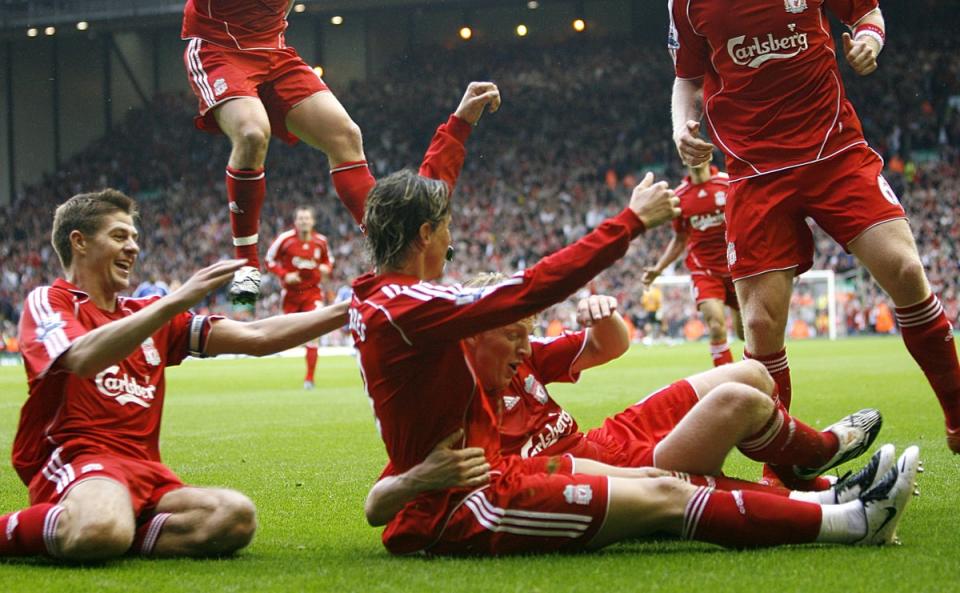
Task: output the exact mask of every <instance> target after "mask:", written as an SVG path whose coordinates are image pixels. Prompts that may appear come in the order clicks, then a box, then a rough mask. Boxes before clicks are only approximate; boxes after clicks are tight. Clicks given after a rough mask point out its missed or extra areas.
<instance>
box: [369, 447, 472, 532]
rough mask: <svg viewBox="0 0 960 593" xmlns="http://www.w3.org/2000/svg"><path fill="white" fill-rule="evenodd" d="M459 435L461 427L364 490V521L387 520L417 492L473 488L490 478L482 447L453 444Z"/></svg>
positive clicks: (374, 522)
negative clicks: (413, 461)
mask: <svg viewBox="0 0 960 593" xmlns="http://www.w3.org/2000/svg"><path fill="white" fill-rule="evenodd" d="M462 439H463V430H458V431H457V432H455V433H453V434H451V435H450V436H448V437H447V438H445V439H443V440H442V441H440V442H439V443H438V444H437V446H436V447H434V449H433V451H431V452H430V455H428V456H427V458H426V459H424V460H423V461H422V462H420V463H419V464H417V465H415V466H413V467H412V468H410V469H409V470H408V471H406V472H404V473H402V474H400V475H398V476H389V477H387V478H384V479H382V480H380V481H379V482H377V483H376V484H374V485H373V488H371V489H370V493H369V494H367V501H366V503H365V504H364V507H363V510H364V513H365V514H366V516H367V522H368V523H369V524H370V525H371V526H373V527H377V526H379V525H385V524H387V523H388V522H389V521H390V520H391V519H393V517H394V516H395V515H396V514H397V513H399V512H400V510H401V509H403V507H404V506H406V504H407V503H409V502H410V501H412V500H413V499H414V498H416V497H417V496H418V495H419V494H420V493H422V492H427V491H429V490H440V489H444V488H476V487H479V486H483V485H484V484H486V483H487V482H489V481H490V464H488V463H487V460H486V458H485V457H484V456H483V449H482V448H480V447H470V448H467V449H456V448H454V447H455V446H456V445H457V444H458V443H459V442H460V441H461V440H462Z"/></svg>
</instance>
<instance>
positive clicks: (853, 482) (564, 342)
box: [366, 274, 894, 525]
mask: <svg viewBox="0 0 960 593" xmlns="http://www.w3.org/2000/svg"><path fill="white" fill-rule="evenodd" d="M501 279H502V276H500V275H499V274H489V275H486V276H481V277H480V278H479V279H477V280H471V281H470V282H468V283H467V286H469V287H477V286H479V287H483V286H489V285H493V284H496V283H498V281H499V280H501ZM578 317H579V319H580V321H581V324H582V325H587V326H589V328H588V329H587V330H584V331H579V332H571V333H566V334H564V335H562V336H559V337H557V338H534V337H532V336H529V334H530V331H531V330H532V328H533V323H532V320H531V319H525V320H521V321H518V322H516V323H513V324H511V325H508V326H505V327H501V328H496V329H493V330H489V331H486V332H483V333H481V334H477V335H476V336H471V337H469V338H466V339H465V340H464V345H465V349H466V351H467V354H468V355H469V356H470V359H471V360H473V361H475V363H476V366H475V369H476V374H477V377H478V380H479V382H480V384H481V385H482V386H483V389H484V392H485V393H487V394H488V395H489V396H491V397H492V398H493V401H494V402H495V403H494V407H495V408H496V410H497V413H498V419H499V431H500V439H501V453H502V454H503V455H519V456H521V457H525V458H529V457H536V456H546V457H550V456H558V455H564V456H570V457H573V458H576V459H575V461H574V469H575V470H576V469H578V468H582V466H583V464H584V463H589V462H585V461H584V460H594V461H599V462H602V463H605V464H608V465H615V466H618V467H629V468H640V467H656V468H661V469H664V470H672V471H676V472H684V474H683V475H680V476H678V477H681V478H683V479H685V480H687V481H690V482H691V483H693V484H695V485H708V484H709V485H712V486H716V487H717V488H719V489H721V490H744V489H748V490H759V491H762V492H767V493H774V494H780V495H783V496H791V497H793V498H796V499H799V500H808V501H811V502H823V503H827V504H834V503H840V502H848V501H850V500H853V499H854V498H856V497H857V495H858V494H860V493H863V492H865V491H866V490H868V489H869V487H870V486H871V485H872V484H874V483H875V482H876V481H877V480H878V479H880V478H881V477H882V476H883V475H884V474H885V473H886V472H887V471H889V469H890V468H891V467H892V466H893V462H894V452H893V445H887V446H885V447H883V448H881V449H880V450H879V451H878V453H877V454H876V455H875V456H874V459H872V460H871V462H870V463H869V464H868V465H867V466H866V467H865V468H864V469H863V470H862V471H860V472H857V473H855V474H849V475H848V476H847V477H845V478H844V479H843V480H840V481H839V482H838V483H837V484H836V485H833V486H832V487H831V488H828V489H827V491H824V492H813V493H806V492H802V493H801V492H793V493H791V492H790V491H788V490H785V489H782V488H773V487H770V486H764V485H760V484H755V483H752V482H744V481H742V480H735V479H730V478H726V477H722V475H721V471H722V468H723V462H724V460H725V458H726V457H727V454H728V453H729V452H730V451H731V450H732V449H733V448H734V447H739V449H740V450H741V451H742V452H743V453H744V454H745V455H746V456H747V457H749V458H751V459H755V460H757V461H765V462H773V463H776V464H777V468H778V470H779V471H786V472H794V471H797V472H800V473H801V474H802V475H804V476H810V475H813V474H819V473H822V472H824V471H826V470H827V469H829V468H830V467H835V466H836V465H839V464H840V463H843V462H845V461H848V460H850V459H853V458H854V457H856V456H858V455H859V454H860V453H862V452H863V451H865V450H866V449H867V447H869V445H870V443H871V442H872V441H873V439H874V437H875V436H876V435H877V433H878V432H879V430H880V422H879V420H880V417H879V414H877V413H876V412H875V411H874V410H863V411H861V412H858V413H857V414H853V415H851V416H848V417H847V418H844V419H843V420H841V421H840V422H837V423H836V424H834V425H832V426H831V427H829V428H828V429H827V430H825V431H824V432H817V431H815V430H813V429H812V428H810V427H809V426H807V425H805V424H803V423H802V422H800V421H799V420H796V419H795V418H792V417H790V415H789V413H787V412H786V410H784V409H783V407H782V406H781V405H779V402H778V401H777V399H776V384H775V383H774V382H773V379H772V378H771V377H770V374H769V373H768V372H767V370H766V369H765V368H764V367H763V365H761V364H760V363H758V362H756V361H752V360H746V361H741V362H739V363H735V364H731V365H728V366H724V367H722V368H715V369H712V370H710V371H706V372H703V373H699V374H697V375H693V376H691V377H688V378H686V379H683V380H681V381H677V382H676V383H674V384H672V385H670V386H668V387H665V388H663V389H660V390H658V391H656V392H654V393H652V394H650V395H649V396H647V397H645V398H643V399H642V400H641V401H640V402H638V403H637V404H635V405H633V406H630V407H629V408H627V409H626V410H625V411H623V412H621V413H619V414H617V415H615V416H611V417H610V418H608V419H607V420H605V421H604V422H603V424H602V426H600V427H599V428H597V429H594V430H591V431H589V432H587V433H584V432H581V431H580V429H579V428H578V426H577V421H576V419H574V418H573V416H572V415H571V414H570V413H569V412H567V411H566V410H564V409H563V408H562V407H561V406H560V405H559V404H558V403H557V402H556V401H554V399H553V398H552V397H551V396H550V394H549V392H548V391H547V385H548V384H549V383H553V382H561V383H563V382H574V381H577V380H579V378H580V374H581V372H582V371H584V370H586V369H589V368H592V367H594V366H599V365H601V364H604V363H606V362H607V361H609V360H612V359H614V358H617V357H619V356H621V355H622V354H623V353H624V352H626V350H627V348H628V347H629V343H630V342H629V338H628V332H627V326H626V324H625V323H624V322H623V319H622V318H621V317H620V315H619V314H618V313H617V302H616V300H615V299H613V298H612V297H607V296H602V295H593V296H591V297H588V298H586V299H582V300H581V301H580V303H579V306H578ZM451 445H452V443H444V445H443V446H441V447H440V448H439V449H436V450H435V451H434V453H431V457H432V458H433V459H430V458H429V457H428V461H426V462H425V463H424V464H418V465H417V466H415V467H414V468H412V469H411V470H409V471H408V472H406V475H403V476H395V477H391V478H385V479H384V480H382V481H380V482H378V483H377V485H376V486H375V487H374V488H373V490H371V493H370V495H369V496H368V498H367V505H366V508H367V517H368V520H369V521H370V523H371V524H373V525H382V524H384V523H386V522H387V521H388V520H389V519H390V518H392V517H393V515H395V514H396V513H397V512H399V511H400V509H401V508H402V507H403V505H404V504H405V503H407V502H409V501H410V500H412V499H413V498H415V497H416V495H418V494H420V493H421V492H423V491H427V490H432V489H436V488H438V487H442V486H447V485H458V486H474V487H478V486H482V485H483V484H485V483H486V481H487V480H489V473H488V472H489V465H488V464H487V463H486V459H485V458H484V456H483V450H482V449H478V448H473V449H469V450H466V449H465V450H460V451H459V452H458V450H457V449H453V448H451ZM795 466H801V467H802V466H806V467H805V468H804V469H801V468H800V467H795ZM448 470H449V471H448ZM460 471H463V472H464V474H460V473H459V472H460ZM652 475H657V474H656V473H655V472H654V473H653V474H652ZM660 475H666V472H662V473H661V474H660ZM718 476H719V477H718ZM461 478H463V479H464V481H463V482H459V481H457V480H459V479H461ZM448 480H453V481H449V482H448Z"/></svg>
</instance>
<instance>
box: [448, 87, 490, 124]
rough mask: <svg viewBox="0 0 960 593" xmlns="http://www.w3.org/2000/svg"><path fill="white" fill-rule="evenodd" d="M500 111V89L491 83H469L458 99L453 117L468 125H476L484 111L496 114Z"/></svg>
mask: <svg viewBox="0 0 960 593" xmlns="http://www.w3.org/2000/svg"><path fill="white" fill-rule="evenodd" d="M497 109H500V89H498V88H497V85H495V84H493V83H492V82H471V83H470V84H468V85H467V90H466V92H465V93H464V94H463V98H462V99H460V105H459V106H458V107H457V110H456V111H454V112H453V114H454V115H456V116H457V117H459V118H460V119H462V120H463V121H465V122H467V123H468V124H470V125H476V124H477V122H478V121H480V116H482V115H483V113H484V110H486V111H489V112H490V113H496V111H497Z"/></svg>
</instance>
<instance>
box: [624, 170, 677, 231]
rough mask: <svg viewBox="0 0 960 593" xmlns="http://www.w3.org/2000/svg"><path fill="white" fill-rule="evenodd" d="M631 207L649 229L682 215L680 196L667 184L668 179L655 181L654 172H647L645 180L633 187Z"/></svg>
mask: <svg viewBox="0 0 960 593" xmlns="http://www.w3.org/2000/svg"><path fill="white" fill-rule="evenodd" d="M630 209H631V210H633V213H634V214H636V215H637V218H639V219H640V222H642V223H643V226H645V227H646V228H648V229H652V228H653V227H657V226H660V225H661V224H663V223H665V222H667V221H669V220H673V219H674V218H676V217H678V216H680V198H678V197H677V196H676V195H675V194H674V193H673V190H672V189H670V188H669V187H668V186H667V182H666V181H658V182H656V183H654V182H653V173H647V174H646V175H644V177H643V181H641V182H640V184H639V185H638V186H637V187H635V188H633V195H632V196H630Z"/></svg>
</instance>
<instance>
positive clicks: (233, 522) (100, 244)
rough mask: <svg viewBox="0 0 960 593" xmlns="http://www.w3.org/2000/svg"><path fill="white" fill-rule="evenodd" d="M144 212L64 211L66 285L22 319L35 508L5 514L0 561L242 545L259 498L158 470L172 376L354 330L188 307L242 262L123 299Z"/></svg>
mask: <svg viewBox="0 0 960 593" xmlns="http://www.w3.org/2000/svg"><path fill="white" fill-rule="evenodd" d="M136 212H137V210H136V205H135V203H134V201H133V200H132V199H131V198H129V197H127V196H125V195H124V194H122V193H120V192H118V191H116V190H110V189H108V190H103V191H99V192H94V193H88V194H80V195H76V196H74V197H72V198H70V199H69V200H67V201H66V202H64V203H63V204H61V205H60V206H59V207H58V208H57V210H56V214H55V216H54V220H53V232H52V243H53V247H54V249H55V250H56V252H57V255H58V256H59V257H60V261H61V263H62V265H63V270H64V277H63V278H60V279H57V281H56V282H54V284H53V285H52V286H43V287H40V288H37V289H34V290H33V291H31V292H30V294H29V295H28V297H27V299H26V303H25V304H24V308H23V317H22V318H21V321H20V340H21V344H22V349H23V358H24V363H25V366H26V372H27V381H28V384H29V391H30V394H29V397H28V398H27V401H26V403H24V405H23V408H22V410H21V413H20V422H19V425H18V427H17V434H16V437H15V438H14V443H13V465H14V468H15V469H16V471H17V474H18V475H19V476H20V478H21V479H22V480H23V483H24V484H26V485H27V486H28V488H29V494H30V505H31V506H29V507H28V508H25V509H22V510H20V511H17V512H14V513H9V514H7V515H3V516H2V517H0V556H24V555H39V554H45V555H48V556H51V557H54V558H58V559H63V560H96V559H106V558H114V557H117V556H121V555H123V554H125V553H127V552H128V551H131V552H134V553H138V554H143V555H146V556H210V555H223V554H230V553H232V552H234V551H236V550H238V549H240V548H243V547H244V546H246V545H247V544H248V543H249V542H250V540H251V538H252V537H253V534H254V530H255V529H256V516H255V509H254V506H253V503H252V502H251V501H250V499H248V498H247V497H246V496H244V495H243V494H241V493H239V492H236V491H234V490H227V489H222V488H203V487H197V486H186V485H184V483H183V482H182V481H181V480H180V479H179V478H178V477H177V476H176V475H175V474H174V473H173V472H171V471H170V470H169V469H168V468H167V467H166V466H165V465H163V463H162V462H161V460H160V451H159V447H158V444H159V443H158V437H159V431H160V417H161V413H162V409H163V402H164V370H165V369H166V367H168V366H173V365H177V364H179V363H180V362H181V361H182V360H183V359H184V358H185V357H186V356H187V355H189V354H192V355H195V356H214V355H217V354H224V353H238V354H249V355H254V356H260V355H264V354H269V353H273V352H278V351H281V350H284V349H287V348H291V347H293V346H296V345H298V344H302V343H304V342H306V341H307V340H310V339H313V338H315V337H316V336H318V335H321V334H324V333H326V332H329V331H333V330H334V329H336V328H337V327H339V326H341V325H342V324H343V323H345V321H346V306H343V305H334V306H332V307H327V308H325V309H318V310H314V311H311V312H309V313H297V314H293V315H281V316H278V317H272V318H269V319H264V320H260V321H253V322H249V323H241V322H237V321H232V320H229V319H224V318H221V317H217V316H207V315H194V314H193V313H191V312H190V311H189V309H190V307H192V306H193V305H195V304H197V303H198V302H200V300H201V299H203V298H204V297H205V296H206V295H207V294H209V293H210V292H212V291H213V290H216V289H217V288H219V287H220V286H223V285H224V284H225V283H226V282H228V281H229V280H230V278H231V277H232V276H233V274H234V272H236V270H237V269H238V268H239V267H240V266H242V265H243V264H244V263H245V260H226V261H221V262H218V263H215V264H213V265H211V266H209V267H207V268H204V269H202V270H200V271H199V272H197V273H196V274H194V275H193V276H191V277H190V278H189V279H188V280H187V281H186V282H184V284H183V285H182V286H180V287H179V288H178V289H177V290H175V291H173V292H172V293H170V294H169V295H168V296H165V297H148V298H145V299H133V298H124V297H120V296H118V293H120V292H121V291H123V290H126V289H127V288H129V285H130V274H131V273H132V270H133V267H134V265H135V264H136V262H137V255H138V253H139V247H138V245H137V238H138V233H137V229H136V227H135V226H134V221H135V217H136Z"/></svg>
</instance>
